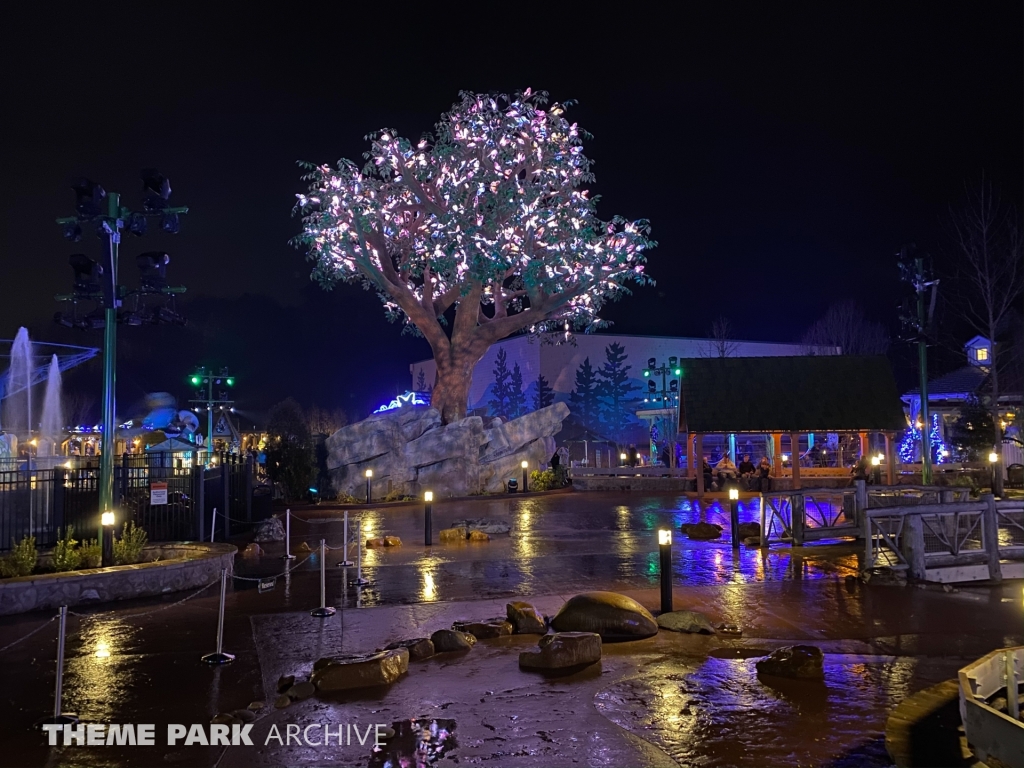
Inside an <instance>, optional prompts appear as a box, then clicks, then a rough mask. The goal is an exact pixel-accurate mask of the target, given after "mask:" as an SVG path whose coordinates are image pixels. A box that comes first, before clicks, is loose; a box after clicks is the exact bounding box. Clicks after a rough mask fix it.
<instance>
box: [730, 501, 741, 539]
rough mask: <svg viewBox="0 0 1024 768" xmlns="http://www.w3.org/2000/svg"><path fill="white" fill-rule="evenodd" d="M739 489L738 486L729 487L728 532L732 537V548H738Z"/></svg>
mask: <svg viewBox="0 0 1024 768" xmlns="http://www.w3.org/2000/svg"><path fill="white" fill-rule="evenodd" d="M739 499H740V491H739V488H730V489H729V528H730V531H729V533H730V534H731V538H732V548H733V549H739V548H740V501H739Z"/></svg>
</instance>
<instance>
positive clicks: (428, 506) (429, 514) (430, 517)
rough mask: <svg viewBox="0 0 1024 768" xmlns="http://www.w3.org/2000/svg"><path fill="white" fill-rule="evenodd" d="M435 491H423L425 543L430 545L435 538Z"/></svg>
mask: <svg viewBox="0 0 1024 768" xmlns="http://www.w3.org/2000/svg"><path fill="white" fill-rule="evenodd" d="M433 529H434V492H433V491H424V492H423V544H424V545H425V546H428V547H429V546H430V545H431V544H433V543H434V542H433V539H434V530H433Z"/></svg>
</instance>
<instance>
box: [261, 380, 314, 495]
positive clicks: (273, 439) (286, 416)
mask: <svg viewBox="0 0 1024 768" xmlns="http://www.w3.org/2000/svg"><path fill="white" fill-rule="evenodd" d="M266 454H267V474H268V475H270V479H271V480H272V481H273V482H275V483H281V485H282V486H283V488H284V491H285V493H286V495H287V496H288V498H290V499H295V498H300V497H302V496H304V495H305V494H306V492H307V490H308V489H309V484H310V483H311V482H312V480H313V477H314V475H315V471H316V465H315V461H314V454H313V438H312V435H311V434H310V431H309V423H308V422H307V421H306V415H305V414H304V413H303V412H302V408H301V407H300V406H299V404H298V403H297V402H295V401H294V400H293V399H292V398H290V397H289V398H288V399H287V400H284V401H282V402H280V403H278V404H277V405H275V406H274V407H273V408H271V409H270V413H269V418H268V420H267V448H266Z"/></svg>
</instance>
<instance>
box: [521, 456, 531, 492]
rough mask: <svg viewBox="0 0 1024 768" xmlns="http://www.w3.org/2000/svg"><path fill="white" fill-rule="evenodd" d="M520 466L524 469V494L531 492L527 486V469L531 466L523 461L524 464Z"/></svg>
mask: <svg viewBox="0 0 1024 768" xmlns="http://www.w3.org/2000/svg"><path fill="white" fill-rule="evenodd" d="M519 466H521V467H522V468H523V493H526V492H527V491H528V490H529V488H528V487H527V485H526V468H527V467H528V466H530V463H529V462H528V461H526V460H525V459H523V462H522V464H520V465H519Z"/></svg>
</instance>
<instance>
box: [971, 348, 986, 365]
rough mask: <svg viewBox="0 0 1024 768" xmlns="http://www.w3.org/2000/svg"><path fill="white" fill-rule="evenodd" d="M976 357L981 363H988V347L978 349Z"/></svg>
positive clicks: (975, 352)
mask: <svg viewBox="0 0 1024 768" xmlns="http://www.w3.org/2000/svg"><path fill="white" fill-rule="evenodd" d="M974 357H975V358H976V359H977V361H978V362H979V363H985V362H988V347H978V348H977V349H976V350H974Z"/></svg>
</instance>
